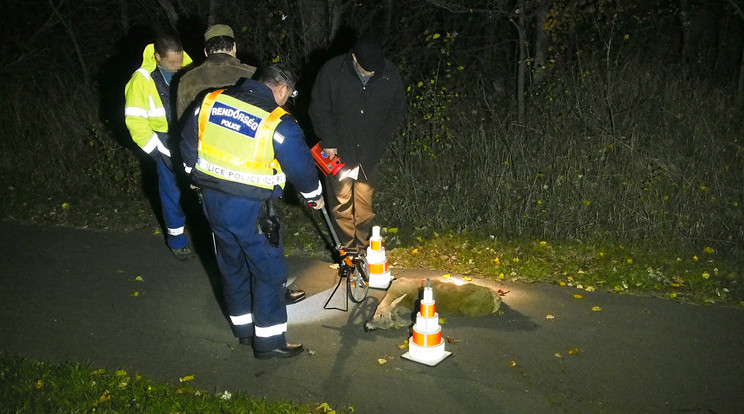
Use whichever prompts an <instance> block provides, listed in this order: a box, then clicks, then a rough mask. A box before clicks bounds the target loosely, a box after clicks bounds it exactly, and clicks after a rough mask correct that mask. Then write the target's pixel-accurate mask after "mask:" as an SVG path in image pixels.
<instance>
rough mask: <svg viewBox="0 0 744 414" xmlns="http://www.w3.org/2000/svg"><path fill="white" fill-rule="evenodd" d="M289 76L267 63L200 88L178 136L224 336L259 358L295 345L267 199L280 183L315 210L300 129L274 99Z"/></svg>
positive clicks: (318, 193)
mask: <svg viewBox="0 0 744 414" xmlns="http://www.w3.org/2000/svg"><path fill="white" fill-rule="evenodd" d="M295 94H296V92H295V77H294V75H293V74H292V73H291V72H290V70H289V69H288V68H287V67H286V66H285V65H283V64H274V65H270V66H268V67H267V68H265V70H263V71H262V72H261V73H260V74H259V76H258V80H251V79H245V80H243V81H242V82H239V83H238V86H233V87H229V88H227V89H219V90H216V91H214V92H211V93H209V94H207V95H206V97H205V98H204V99H203V100H202V101H198V102H196V103H195V104H194V106H192V107H191V109H190V115H189V117H188V118H187V120H186V124H185V126H184V130H183V133H182V134H183V140H182V142H181V152H182V154H183V160H184V167H185V169H186V172H187V173H189V174H190V175H191V179H192V181H193V182H194V184H195V185H196V186H198V187H200V188H201V191H202V199H203V209H204V213H205V215H206V217H207V220H208V221H209V224H210V227H211V229H212V232H213V233H214V235H215V238H216V243H217V249H218V252H219V253H218V255H217V262H218V265H219V268H220V273H221V274H222V290H223V294H224V297H225V302H226V304H227V309H228V312H229V316H230V321H231V323H232V326H233V333H234V335H235V336H236V337H237V338H238V339H239V342H240V343H241V344H244V345H248V344H251V345H252V346H253V354H254V356H255V357H256V358H258V359H270V358H289V357H293V356H296V355H299V354H301V353H302V351H303V347H302V345H301V344H290V343H288V342H287V340H286V331H287V308H286V303H285V294H284V293H285V289H286V283H287V267H286V262H285V257H284V248H283V245H282V240H281V237H280V233H279V222H278V219H277V218H276V216H275V215H273V214H272V212H273V209H272V207H271V200H273V199H275V198H277V197H279V196H281V194H282V191H283V188H284V183H285V182H286V180H289V181H290V182H291V183H292V184H293V185H294V186H295V188H297V190H298V191H299V192H300V194H302V196H303V197H304V198H305V200H307V202H308V203H309V204H310V205H311V206H312V207H313V208H315V209H321V208H322V207H323V198H322V189H321V185H320V180H319V179H318V174H317V171H316V170H315V165H314V162H313V159H312V155H311V154H310V150H309V148H308V147H307V144H306V143H305V139H304V136H303V133H302V130H301V129H300V127H299V126H298V125H297V122H296V121H295V119H294V118H293V117H292V116H291V115H289V114H288V113H287V112H286V111H285V110H284V109H283V108H282V106H283V105H284V104H285V103H286V102H287V100H288V99H289V98H290V97H291V96H294V95H295Z"/></svg>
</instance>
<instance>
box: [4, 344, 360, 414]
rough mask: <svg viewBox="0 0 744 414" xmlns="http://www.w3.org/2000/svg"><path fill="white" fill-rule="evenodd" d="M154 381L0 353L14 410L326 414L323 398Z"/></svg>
mask: <svg viewBox="0 0 744 414" xmlns="http://www.w3.org/2000/svg"><path fill="white" fill-rule="evenodd" d="M181 380H182V383H181V384H180V385H178V386H175V385H168V384H159V383H156V382H154V381H151V380H149V379H147V378H144V377H142V376H139V375H136V374H134V375H133V374H131V373H129V372H127V371H126V370H124V369H121V370H117V371H108V370H106V369H96V368H93V367H91V366H88V365H83V364H80V363H72V362H71V363H64V364H61V365H57V364H51V363H47V362H40V361H35V360H33V359H29V358H20V357H14V356H10V355H7V354H4V353H0V401H2V406H3V409H2V411H3V412H6V413H8V412H14V413H46V414H48V413H76V412H80V413H235V414H238V413H246V414H247V413H252V414H258V413H272V414H295V413H298V414H299V413H330V412H339V413H341V412H348V411H334V410H333V409H332V408H331V407H330V406H329V405H328V404H326V403H318V404H314V405H300V404H293V403H289V402H272V401H266V400H262V399H258V398H255V397H252V396H250V395H248V394H246V393H243V392H235V393H231V392H229V391H225V390H219V391H206V390H199V389H197V388H194V387H193V386H192V385H190V383H189V378H181Z"/></svg>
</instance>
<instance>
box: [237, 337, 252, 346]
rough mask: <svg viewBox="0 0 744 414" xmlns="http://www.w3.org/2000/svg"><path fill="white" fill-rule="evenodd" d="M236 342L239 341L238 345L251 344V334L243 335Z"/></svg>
mask: <svg viewBox="0 0 744 414" xmlns="http://www.w3.org/2000/svg"><path fill="white" fill-rule="evenodd" d="M238 342H240V345H247V346H252V345H253V337H251V336H244V337H242V338H238Z"/></svg>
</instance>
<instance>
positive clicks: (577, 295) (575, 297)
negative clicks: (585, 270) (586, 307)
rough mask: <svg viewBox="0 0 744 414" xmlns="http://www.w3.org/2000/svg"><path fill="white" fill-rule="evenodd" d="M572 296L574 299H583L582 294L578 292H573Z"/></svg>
mask: <svg viewBox="0 0 744 414" xmlns="http://www.w3.org/2000/svg"><path fill="white" fill-rule="evenodd" d="M573 297H574V299H583V298H584V295H582V294H580V293H574V295H573Z"/></svg>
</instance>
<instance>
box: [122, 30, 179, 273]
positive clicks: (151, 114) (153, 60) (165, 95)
mask: <svg viewBox="0 0 744 414" xmlns="http://www.w3.org/2000/svg"><path fill="white" fill-rule="evenodd" d="M190 63H191V58H190V57H189V55H188V54H186V52H185V51H184V50H183V46H182V45H181V42H180V41H179V40H178V39H177V38H176V37H174V36H171V35H163V36H160V37H159V38H158V39H157V40H156V41H155V43H154V44H149V45H147V46H146V47H145V51H144V52H143V53H142V66H141V67H140V68H139V69H137V71H136V72H134V74H132V78H131V79H130V80H129V82H128V83H127V85H126V87H125V89H124V96H125V99H126V104H125V109H124V115H125V121H126V124H127V128H128V129H129V133H130V134H131V135H132V139H133V140H134V142H135V143H136V144H137V145H138V146H139V147H140V148H142V150H143V151H144V152H145V153H147V154H148V155H150V156H151V157H152V158H153V159H154V160H155V162H156V165H157V172H158V192H159V194H160V202H161V205H162V208H163V219H164V221H165V226H166V229H167V236H166V241H167V243H168V247H170V249H171V250H172V251H173V254H174V255H175V256H176V258H178V259H180V260H186V259H189V258H191V257H193V253H192V252H191V248H190V247H189V241H188V239H187V238H186V235H185V234H184V226H185V223H186V216H185V215H184V212H183V209H182V208H181V205H180V200H181V190H180V189H179V187H178V183H177V181H176V174H175V173H174V168H173V162H172V161H171V148H170V142H169V141H170V140H169V138H170V136H169V132H168V131H169V130H170V125H175V121H176V120H175V119H174V118H172V116H171V112H172V107H173V104H172V102H171V100H170V92H171V90H170V89H171V87H170V84H171V80H172V79H173V75H174V74H175V73H176V72H178V71H179V70H180V69H181V68H182V67H184V66H186V65H188V64H190Z"/></svg>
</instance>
